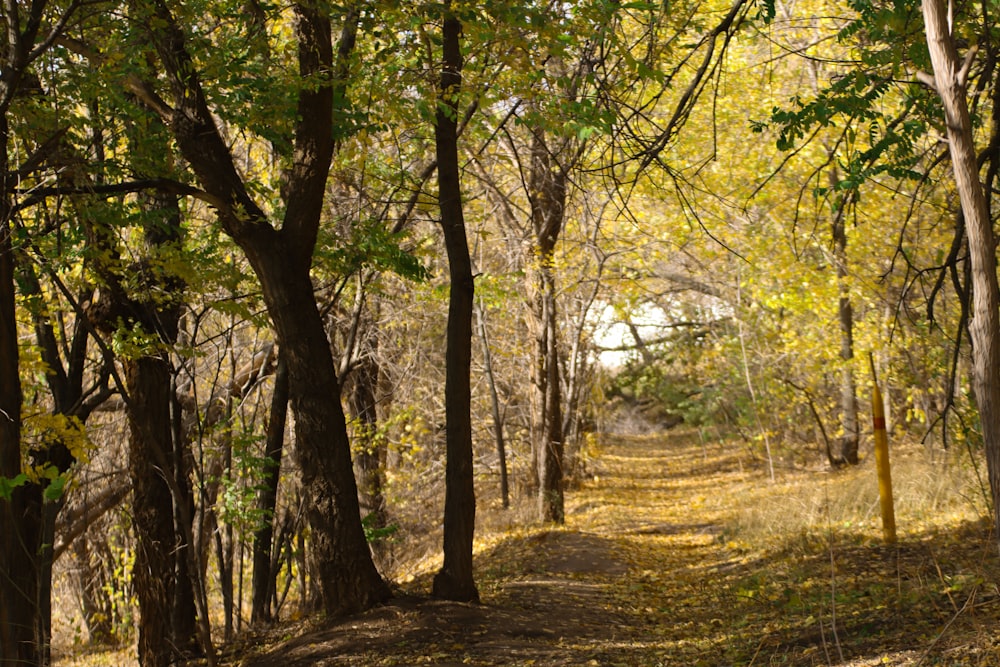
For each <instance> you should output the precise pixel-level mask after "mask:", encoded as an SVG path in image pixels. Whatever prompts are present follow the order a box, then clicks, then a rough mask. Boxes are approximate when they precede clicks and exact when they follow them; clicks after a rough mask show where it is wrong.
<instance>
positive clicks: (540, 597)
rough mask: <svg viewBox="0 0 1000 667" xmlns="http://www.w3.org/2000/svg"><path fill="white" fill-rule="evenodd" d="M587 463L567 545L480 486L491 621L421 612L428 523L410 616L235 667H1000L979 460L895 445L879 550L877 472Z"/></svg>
mask: <svg viewBox="0 0 1000 667" xmlns="http://www.w3.org/2000/svg"><path fill="white" fill-rule="evenodd" d="M702 435H704V434H702ZM591 445H592V446H591V447H590V448H589V449H587V450H586V451H585V452H584V454H585V459H586V460H585V463H584V464H583V465H582V466H581V470H582V471H584V474H582V475H581V477H580V480H579V482H578V483H577V484H576V485H574V487H573V488H572V489H571V490H570V491H569V493H568V495H567V523H566V525H565V526H563V527H551V526H550V527H546V526H539V525H538V524H537V522H535V521H534V520H533V519H532V516H533V515H532V510H533V507H534V502H533V500H532V499H531V498H529V497H527V496H525V495H524V494H523V493H515V494H513V496H512V499H511V500H512V507H511V508H509V509H503V508H502V505H501V502H500V498H499V496H498V495H496V491H495V484H494V482H495V480H493V479H492V478H490V477H489V476H488V475H486V476H484V477H482V478H481V479H480V483H481V484H480V486H481V493H480V494H479V501H480V503H479V511H478V514H477V517H478V530H477V544H476V551H477V556H476V558H477V560H476V567H477V583H478V585H479V589H480V594H481V596H482V598H483V605H482V606H479V607H476V606H472V607H469V606H461V605H459V606H454V607H450V606H441V604H442V603H440V602H435V601H431V600H428V599H427V592H428V591H429V582H430V578H431V576H432V575H433V572H434V571H435V570H436V569H437V567H439V566H440V561H439V556H438V555H437V550H438V549H437V546H438V542H437V540H438V533H436V530H437V529H436V528H435V527H434V525H433V524H434V522H433V521H431V520H430V519H425V522H424V524H423V525H424V526H425V527H426V529H427V535H425V536H424V538H423V540H417V541H413V540H410V543H409V545H408V546H405V547H404V545H403V544H396V545H395V546H394V547H393V550H392V551H391V554H392V558H393V559H394V560H393V561H392V563H391V565H392V567H393V568H394V571H395V572H396V575H395V579H394V580H395V582H396V586H397V592H398V593H399V595H400V597H399V598H398V601H395V602H393V603H390V605H389V607H388V608H387V609H382V610H373V611H372V612H369V613H368V614H365V615H362V616H360V617H357V618H352V619H348V620H347V621H344V622H342V623H333V624H331V623H329V622H325V621H321V620H320V619H317V618H314V617H313V618H310V617H302V618H297V617H296V616H295V615H288V616H286V617H285V619H286V620H285V622H284V623H283V624H282V625H280V626H278V627H277V628H276V629H275V630H274V631H272V632H270V633H268V634H267V635H266V636H260V637H257V638H254V640H253V641H252V642H251V643H249V644H248V643H247V642H246V641H245V640H244V642H243V643H242V644H241V643H240V642H237V644H236V645H234V646H233V647H230V648H229V649H227V651H225V652H224V654H225V655H226V656H227V659H226V661H227V663H231V664H253V665H257V666H258V667H260V666H261V665H263V666H268V665H284V666H285V667H290V666H291V665H299V664H302V665H305V664H316V663H315V662H308V661H309V660H313V661H315V660H319V661H320V662H322V663H323V664H331V665H333V664H337V665H340V664H344V665H383V666H389V665H394V666H401V665H414V664H448V665H451V664H472V665H505V666H509V665H536V666H537V665H607V666H609V667H611V666H623V667H632V666H636V667H647V666H648V667H657V666H658V667H664V666H671V667H674V666H676V667H681V666H683V667H692V666H703V667H722V666H728V665H745V666H761V665H794V666H811V665H827V666H832V665H838V666H843V667H848V666H849V667H860V666H862V665H864V666H874V665H906V666H910V667H912V666H915V665H921V666H927V665H954V666H958V665H975V666H979V667H983V666H1000V640H998V638H997V634H996V628H997V627H998V626H1000V588H998V585H1000V558H998V555H997V547H996V540H995V537H994V536H993V535H992V534H991V529H990V526H991V525H992V522H991V521H990V520H989V519H988V517H989V512H988V510H987V509H986V505H985V501H984V496H983V495H982V486H981V483H980V479H979V477H978V474H977V469H976V467H975V466H974V465H973V464H972V463H971V461H972V459H970V456H969V453H968V452H963V451H958V450H952V451H941V450H940V449H928V448H925V447H923V446H921V445H917V444H894V445H893V447H892V463H893V482H894V490H895V509H896V524H897V532H898V540H897V542H896V543H894V544H886V543H885V541H884V540H883V534H882V527H881V524H880V513H879V504H878V493H877V482H876V478H875V471H874V465H873V462H872V461H871V457H864V458H863V460H862V463H861V464H860V465H858V466H854V467H849V468H842V469H837V470H831V469H828V468H825V467H823V466H818V465H814V466H801V465H798V466H792V465H776V466H775V478H774V480H773V481H772V480H771V479H770V474H769V467H768V465H767V463H766V460H765V459H764V458H763V457H762V456H761V453H760V452H752V451H750V450H749V449H747V447H745V446H744V445H741V444H739V443H737V442H736V441H734V440H728V441H726V440H723V441H719V440H714V439H713V440H709V439H706V438H704V437H700V436H699V434H698V432H697V431H696V430H694V429H675V430H673V431H671V432H669V433H668V434H655V435H630V436H621V435H618V436H612V435H607V436H601V437H600V438H598V439H596V440H594V441H593V442H592V443H591ZM983 483H985V480H983ZM406 521H407V523H406V525H403V526H401V531H402V532H404V533H406V534H408V535H409V534H411V533H412V532H413V531H416V530H418V529H419V528H418V527H419V524H418V523H415V522H416V521H417V519H416V514H414V516H413V517H409V518H407V519H406ZM411 523H412V525H411ZM398 539H402V538H401V537H400V538H398ZM571 593H572V594H571ZM573 595H576V596H577V597H579V598H580V599H579V600H576V601H575V599H574V597H573ZM386 619H390V620H389V621H386ZM442 619H447V621H445V620H442ZM403 638H405V641H404V640H403ZM251 644H252V649H251V653H250V654H247V653H245V651H246V650H247V647H249V646H251ZM296 650H301V651H306V654H305V655H307V656H308V657H307V658H302V659H301V660H299V662H296V660H298V658H294V652H295V651H296ZM290 651H291V653H290ZM133 653H134V649H131V648H127V649H125V650H123V651H119V652H113V653H90V654H87V653H83V652H77V653H76V654H75V656H76V657H75V658H74V659H72V660H69V659H64V660H61V661H60V662H59V664H60V665H74V666H76V665H79V666H81V667H82V666H83V665H88V666H89V665H95V666H96V665H115V666H116V667H124V666H127V665H131V664H134V662H133V660H132V657H131V656H132V655H133ZM64 655H65V654H64ZM248 655H249V657H248ZM515 656H516V657H515ZM248 660H249V662H248Z"/></svg>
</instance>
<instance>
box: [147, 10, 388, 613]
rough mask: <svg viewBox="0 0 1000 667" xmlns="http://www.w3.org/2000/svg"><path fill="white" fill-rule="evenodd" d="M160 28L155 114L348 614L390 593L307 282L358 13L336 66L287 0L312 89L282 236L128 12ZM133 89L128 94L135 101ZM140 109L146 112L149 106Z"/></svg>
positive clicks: (305, 15) (183, 61)
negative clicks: (290, 437) (267, 352)
mask: <svg viewBox="0 0 1000 667" xmlns="http://www.w3.org/2000/svg"><path fill="white" fill-rule="evenodd" d="M132 7H133V9H134V10H135V11H136V13H137V15H139V16H144V17H146V18H147V19H148V20H149V21H150V22H151V23H152V22H157V23H159V24H160V25H161V26H162V28H159V29H155V30H151V31H150V32H149V36H150V37H151V39H152V40H153V43H154V45H155V47H156V49H157V51H158V52H159V55H160V59H161V61H162V62H163V65H164V67H165V68H166V70H167V74H168V77H169V79H170V81H171V84H172V89H173V102H174V105H175V107H174V108H173V109H170V110H169V111H167V110H163V109H162V105H159V108H161V112H162V113H163V114H164V117H165V120H167V122H168V123H169V124H170V127H171V130H172V132H173V134H174V136H175V138H176V139H177V143H178V145H179V147H180V149H181V152H182V153H183V154H184V156H185V158H186V159H187V160H188V162H189V164H190V166H191V169H192V171H194V173H195V175H196V177H197V179H198V181H199V183H200V184H201V186H202V188H203V189H204V190H205V191H206V192H207V193H209V195H210V197H212V199H213V205H214V206H216V208H217V210H218V214H219V220H220V222H221V223H222V226H223V228H224V229H225V231H226V233H227V234H229V236H230V237H232V239H233V240H234V241H235V242H236V243H237V244H238V245H239V246H240V247H241V248H242V249H243V251H244V252H245V253H246V255H247V259H248V260H249V261H250V264H251V266H252V267H253V270H254V273H255V274H256V275H257V278H258V279H259V280H260V282H261V286H262V289H263V295H264V302H265V304H266V306H267V310H268V314H269V315H270V317H271V320H272V322H273V324H274V329H275V333H276V335H277V338H278V343H279V345H280V346H281V349H282V354H283V355H285V361H286V363H287V365H288V379H289V396H290V402H291V406H292V410H293V412H294V414H295V433H296V443H297V451H298V454H299V461H300V468H301V470H302V485H303V492H304V493H305V494H306V496H307V500H308V505H309V508H310V509H309V522H310V525H311V528H312V538H313V539H312V546H313V551H314V556H315V558H314V562H315V565H316V572H317V577H318V579H319V584H320V589H321V593H322V596H323V605H324V607H325V610H326V612H327V614H328V615H330V616H335V615H340V614H346V613H352V612H356V611H360V610H363V609H366V608H368V607H371V606H373V605H374V604H377V603H379V602H381V601H383V600H385V599H387V598H388V597H389V596H390V591H389V587H388V585H387V584H386V583H385V581H383V580H382V578H381V577H380V576H379V575H378V572H377V571H376V569H375V565H374V564H373V562H372V559H371V553H370V552H369V550H368V545H367V543H366V542H365V536H364V530H363V529H362V527H361V517H360V511H359V508H358V497H357V486H356V483H355V480H354V473H353V469H352V464H351V452H350V443H349V441H348V436H347V425H346V421H345V419H344V411H343V407H342V405H341V403H340V400H341V394H340V385H339V381H338V378H337V374H336V370H335V368H334V365H333V356H332V354H331V352H330V345H329V341H328V340H327V338H326V330H325V328H324V326H323V321H322V318H321V317H320V314H319V310H318V308H317V306H316V300H315V298H314V294H313V286H312V283H311V281H310V277H309V270H310V265H311V261H312V253H313V249H314V247H315V244H316V237H317V233H318V229H319V219H320V214H321V213H322V210H323V195H324V192H325V186H326V180H327V175H328V174H329V169H330V162H331V159H332V155H333V147H334V142H333V127H334V123H335V120H334V118H333V109H334V104H335V101H336V103H337V104H340V105H343V104H345V101H344V96H345V95H346V80H347V77H348V72H349V68H348V62H347V61H348V58H349V55H350V53H351V51H352V50H353V48H354V42H355V37H356V33H357V25H358V20H359V16H360V15H359V13H358V12H357V11H355V10H347V11H345V16H344V27H343V31H342V33H341V38H340V42H339V50H338V52H337V58H336V59H334V54H333V50H332V38H331V24H330V18H329V14H328V13H327V11H326V10H325V9H324V10H320V9H319V8H318V7H317V6H315V5H313V4H312V3H295V4H294V7H293V8H294V10H295V17H296V22H295V32H296V37H297V38H298V47H299V48H298V63H299V74H300V75H301V76H302V77H303V78H304V79H305V78H308V79H311V80H312V81H313V82H315V85H305V86H303V88H302V89H301V90H300V91H299V100H298V118H297V126H296V129H295V140H294V152H293V155H291V156H288V157H289V158H291V159H290V166H289V168H288V169H287V170H286V171H285V173H284V179H283V181H284V187H283V188H282V193H281V194H282V199H283V201H284V203H285V215H284V219H283V221H282V225H281V228H280V230H279V229H276V228H275V227H274V226H272V225H271V223H270V221H269V220H268V218H267V216H266V215H265V214H264V212H263V210H262V209H261V207H260V206H259V205H258V204H257V203H256V202H255V201H254V200H253V199H252V198H251V197H250V195H249V193H248V189H247V186H246V184H245V183H244V182H243V178H242V177H241V175H240V174H239V171H238V170H237V169H236V166H235V163H234V160H233V156H232V154H231V152H230V149H229V147H228V145H227V144H226V142H225V141H224V140H223V138H222V136H221V135H220V133H219V130H218V128H217V127H216V125H215V121H214V118H213V115H212V112H211V110H210V109H209V107H208V102H207V100H206V97H205V93H204V91H203V90H202V87H201V83H200V81H199V79H198V74H197V71H198V70H197V66H196V65H195V63H194V62H193V61H192V59H191V57H190V54H188V52H187V47H186V44H185V37H184V33H183V31H182V30H181V28H180V27H179V26H178V24H177V22H176V20H175V19H174V17H173V15H172V14H171V12H170V9H169V8H168V6H167V4H166V3H165V2H163V1H162V0H148V2H140V1H139V0H135V1H134V2H133V3H132ZM142 92H143V91H142V90H139V91H137V93H138V94H142ZM150 102H151V103H152V104H153V105H154V106H156V102H155V100H150Z"/></svg>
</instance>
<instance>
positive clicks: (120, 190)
mask: <svg viewBox="0 0 1000 667" xmlns="http://www.w3.org/2000/svg"><path fill="white" fill-rule="evenodd" d="M145 190H159V191H160V192H165V193H167V194H172V195H179V196H182V197H193V198H195V199H200V200H201V201H203V202H205V203H206V204H208V205H209V206H212V207H213V208H216V209H219V208H222V207H224V206H225V202H223V201H222V200H221V199H220V198H218V197H216V196H215V195H212V194H210V193H208V192H205V191H204V190H199V189H198V188H196V187H194V186H191V185H188V184H187V183H181V182H180V181H174V180H171V179H169V178H149V179H144V180H139V181H125V182H123V183H111V184H107V185H84V186H65V185H54V186H50V187H35V188H28V189H26V190H22V189H15V190H14V194H19V195H27V199H24V200H23V201H20V202H18V203H17V204H16V205H15V206H14V209H13V210H14V211H15V212H17V211H23V210H24V209H26V208H30V207H32V206H34V205H35V204H39V203H41V202H42V201H44V200H45V199H47V198H48V197H71V196H81V195H98V196H105V197H113V196H114V195H121V194H130V193H134V192H142V191H145Z"/></svg>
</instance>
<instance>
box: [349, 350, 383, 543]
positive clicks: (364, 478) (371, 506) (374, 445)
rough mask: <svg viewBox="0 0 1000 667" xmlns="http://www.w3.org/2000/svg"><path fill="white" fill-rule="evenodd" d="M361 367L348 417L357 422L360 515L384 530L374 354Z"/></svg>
mask: <svg viewBox="0 0 1000 667" xmlns="http://www.w3.org/2000/svg"><path fill="white" fill-rule="evenodd" d="M366 352H367V353H366V354H364V355H363V356H362V360H361V363H360V364H359V365H358V367H357V368H356V369H355V370H354V373H353V377H352V378H351V379H352V384H351V396H350V405H351V414H352V416H353V417H354V419H355V420H356V421H357V424H358V428H357V433H356V434H355V445H356V446H355V451H357V452H358V455H357V474H358V500H359V502H360V504H361V514H362V516H364V517H365V518H366V520H367V521H368V522H369V524H368V525H369V527H371V528H376V529H378V528H384V527H385V526H386V523H387V518H386V512H385V495H384V494H383V491H382V489H383V486H384V484H383V473H384V469H385V446H384V445H383V444H382V443H381V442H380V439H379V438H378V437H376V436H377V433H376V429H377V428H378V407H377V398H376V393H375V392H376V388H377V387H378V376H379V368H378V363H377V362H376V361H375V359H374V356H373V355H374V352H375V351H374V350H371V349H369V350H367V351H366Z"/></svg>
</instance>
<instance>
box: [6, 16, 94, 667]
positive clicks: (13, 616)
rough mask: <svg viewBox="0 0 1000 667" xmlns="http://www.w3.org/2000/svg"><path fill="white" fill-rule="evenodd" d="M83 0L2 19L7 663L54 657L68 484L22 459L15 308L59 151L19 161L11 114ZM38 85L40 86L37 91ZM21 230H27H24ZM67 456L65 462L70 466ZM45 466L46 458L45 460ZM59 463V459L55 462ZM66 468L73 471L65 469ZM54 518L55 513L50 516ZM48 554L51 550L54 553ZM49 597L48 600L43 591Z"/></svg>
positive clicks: (47, 147)
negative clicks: (20, 221) (18, 217)
mask: <svg viewBox="0 0 1000 667" xmlns="http://www.w3.org/2000/svg"><path fill="white" fill-rule="evenodd" d="M78 9H79V6H78V5H77V4H76V3H72V2H71V3H69V4H68V5H67V6H65V7H59V6H53V5H50V4H49V3H48V2H45V1H44V0H39V1H38V2H33V3H31V4H30V6H27V7H25V6H23V5H22V4H21V3H18V2H16V1H15V0H8V1H7V2H4V4H3V10H2V12H0V25H3V26H4V28H5V30H4V40H3V41H2V42H0V534H3V535H4V536H5V537H4V541H3V546H2V547H0V664H2V665H22V664H29V665H34V664H40V663H42V662H44V661H47V659H48V642H49V637H48V632H49V630H48V628H49V621H48V619H47V618H43V615H45V614H47V613H48V609H49V607H48V595H49V594H50V590H51V589H50V586H49V584H48V582H46V581H44V579H45V577H46V576H47V572H46V571H45V568H44V565H43V560H44V559H46V558H50V557H51V543H50V544H49V545H48V546H46V545H45V544H43V542H42V541H41V540H42V539H43V538H44V533H45V530H44V525H43V522H44V518H43V513H44V510H43V503H44V502H45V501H46V500H52V501H55V500H57V499H58V498H59V496H60V493H61V485H60V486H58V487H52V489H53V490H59V491H60V493H52V491H51V490H50V489H49V482H50V479H47V478H43V479H42V480H40V481H38V482H29V481H28V479H27V476H26V472H27V470H26V469H25V467H24V466H23V464H22V460H21V457H22V453H21V444H22V439H21V428H22V418H21V410H22V399H23V395H22V387H21V378H20V361H19V354H20V350H19V345H18V328H17V314H16V308H15V295H16V287H15V275H16V272H17V269H16V254H17V253H18V251H19V250H20V248H19V247H18V245H19V243H20V241H16V240H15V236H16V235H17V234H16V232H15V227H14V216H15V213H16V209H15V206H14V195H15V190H16V188H17V187H18V186H19V185H20V181H21V180H22V179H25V178H27V177H29V176H30V175H31V174H32V173H33V172H34V171H35V170H36V169H38V168H39V167H40V166H41V165H42V164H43V162H44V160H45V159H46V158H47V157H48V156H49V154H50V153H51V151H52V149H53V146H54V141H52V138H51V137H50V138H49V140H47V141H43V142H42V143H41V150H39V151H38V152H36V153H35V154H33V155H28V156H23V158H24V159H23V161H18V159H17V157H16V154H13V155H12V151H11V147H12V143H11V139H12V126H11V113H12V106H13V105H14V102H15V99H16V98H17V97H18V96H19V95H24V94H26V93H27V91H28V90H29V89H31V88H33V87H35V86H36V84H37V79H35V78H34V74H33V72H32V67H33V66H34V65H35V64H36V62H37V61H38V60H39V58H41V57H42V56H43V55H44V54H45V53H46V52H47V51H48V49H49V48H51V46H52V44H53V42H54V41H55V40H56V38H57V37H59V35H60V34H62V32H63V30H64V29H65V27H66V25H67V23H68V22H69V20H70V19H71V18H72V16H73V14H74V13H75V12H76V11H77V10H78ZM36 92H37V91H36ZM18 236H19V235H18ZM71 462H72V459H71V458H68V459H67V458H66V457H63V461H62V464H61V465H60V466H58V467H68V465H69V464H70V463H71ZM41 463H42V465H44V464H45V463H46V462H45V461H44V455H43V461H42V462H41ZM50 463H51V462H50ZM58 472H59V474H60V475H61V474H63V473H65V470H59V471H58ZM48 518H49V522H50V523H52V522H54V520H55V514H54V512H52V513H51V514H50V515H49V517H48ZM46 554H48V555H46ZM43 596H44V597H45V600H41V597H43Z"/></svg>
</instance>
